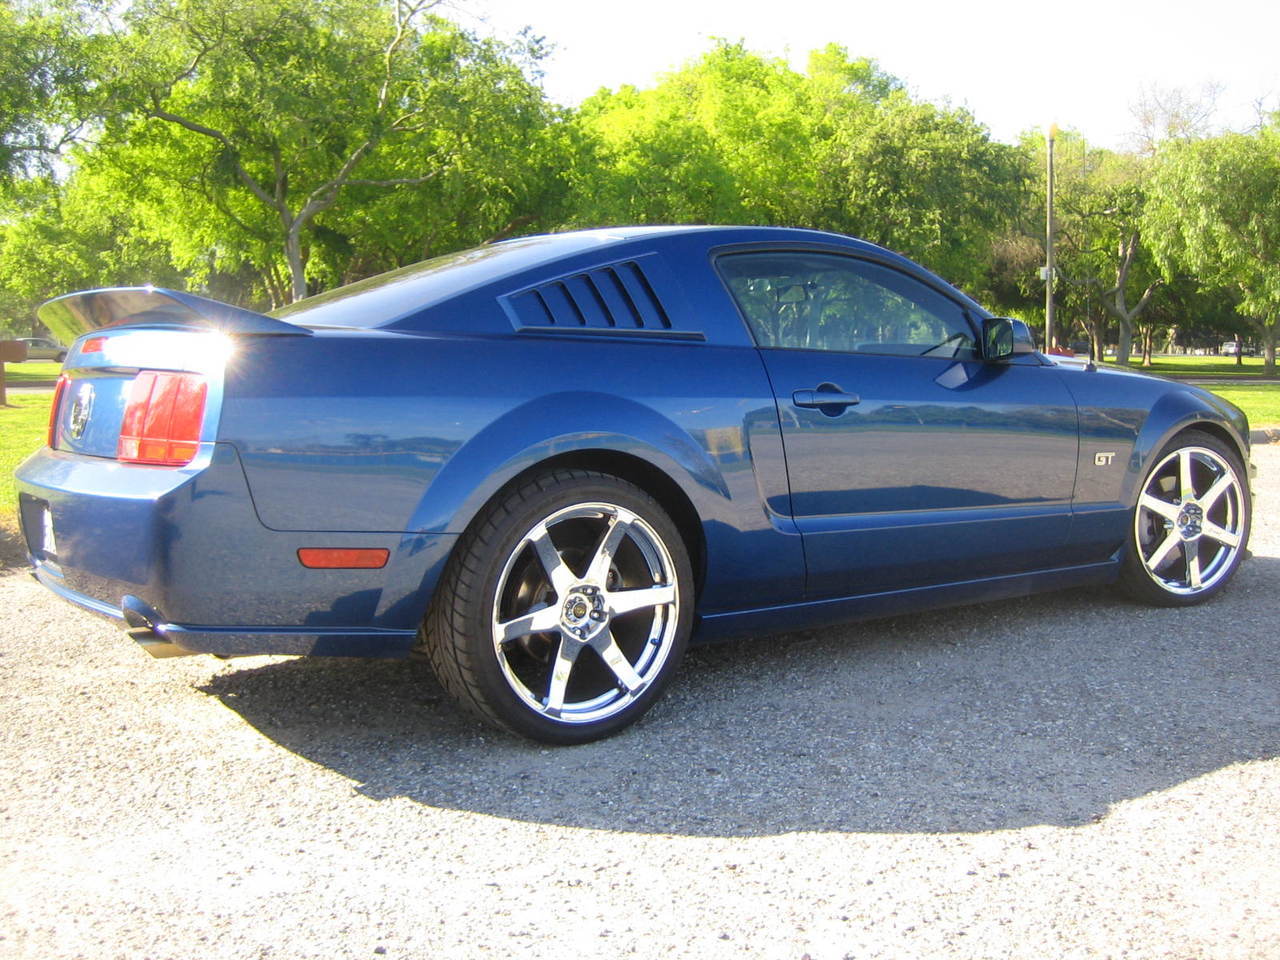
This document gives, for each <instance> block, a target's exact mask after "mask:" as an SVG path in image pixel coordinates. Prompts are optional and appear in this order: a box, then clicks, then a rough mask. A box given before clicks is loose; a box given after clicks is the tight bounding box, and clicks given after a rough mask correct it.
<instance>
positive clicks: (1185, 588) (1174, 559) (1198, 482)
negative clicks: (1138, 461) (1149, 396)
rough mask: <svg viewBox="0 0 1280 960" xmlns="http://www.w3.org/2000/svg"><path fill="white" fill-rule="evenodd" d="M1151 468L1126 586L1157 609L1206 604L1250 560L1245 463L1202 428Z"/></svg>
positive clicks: (1128, 551)
mask: <svg viewBox="0 0 1280 960" xmlns="http://www.w3.org/2000/svg"><path fill="white" fill-rule="evenodd" d="M1151 463H1152V466H1151V468H1150V469H1149V470H1148V471H1147V474H1146V476H1145V477H1144V478H1143V480H1142V486H1141V487H1140V489H1139V492H1138V502H1137V503H1136V504H1135V505H1134V508H1133V517H1132V519H1131V521H1130V524H1129V539H1128V544H1127V546H1126V548H1125V557H1124V564H1123V566H1122V568H1121V573H1120V583H1121V586H1122V587H1124V588H1125V590H1126V591H1127V592H1128V593H1129V594H1130V595H1131V596H1132V597H1134V598H1135V599H1137V600H1141V601H1143V602H1145V603H1150V604H1154V605H1156V606H1164V607H1185V606H1191V605H1192V604H1197V603H1203V602H1204V601H1205V600H1208V599H1209V598H1210V597H1212V596H1213V595H1214V594H1216V593H1218V592H1219V591H1220V590H1222V588H1223V587H1225V586H1226V585H1227V582H1228V581H1229V580H1230V579H1231V577H1232V576H1233V575H1234V574H1235V572H1236V569H1237V568H1238V567H1239V566H1240V561H1241V560H1243V559H1244V554H1245V547H1246V546H1247V544H1248V542H1249V525H1250V520H1251V515H1250V508H1251V507H1252V504H1251V503H1250V498H1249V485H1248V480H1247V479H1246V477H1247V475H1246V474H1245V471H1244V465H1243V464H1242V463H1241V462H1240V458H1239V456H1238V455H1237V454H1236V452H1235V451H1234V450H1232V449H1231V448H1230V447H1229V446H1228V445H1227V444H1225V443H1223V442H1222V441H1221V440H1219V439H1218V438H1217V437H1215V436H1213V435H1212V434H1208V433H1204V432H1202V431H1199V430H1188V431H1186V432H1185V433H1181V434H1179V435H1178V436H1176V437H1174V438H1173V439H1172V440H1170V441H1169V443H1168V444H1166V445H1165V447H1164V448H1163V449H1162V450H1161V451H1160V452H1159V454H1157V455H1156V456H1155V457H1154V458H1153V459H1152V461H1151Z"/></svg>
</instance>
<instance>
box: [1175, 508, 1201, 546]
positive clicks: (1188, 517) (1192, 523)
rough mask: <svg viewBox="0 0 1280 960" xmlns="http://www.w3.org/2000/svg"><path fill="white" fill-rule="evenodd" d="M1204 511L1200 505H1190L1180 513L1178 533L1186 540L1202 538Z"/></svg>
mask: <svg viewBox="0 0 1280 960" xmlns="http://www.w3.org/2000/svg"><path fill="white" fill-rule="evenodd" d="M1203 519H1204V509H1203V508H1202V507H1201V506H1200V505H1199V504H1198V503H1188V504H1186V505H1184V506H1183V508H1182V510H1181V511H1179V513H1178V532H1179V533H1180V534H1181V535H1182V537H1183V538H1184V539H1186V540H1191V539H1194V538H1195V537H1198V536H1200V524H1201V521H1202V520H1203Z"/></svg>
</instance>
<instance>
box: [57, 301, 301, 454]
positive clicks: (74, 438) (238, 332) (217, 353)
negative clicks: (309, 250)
mask: <svg viewBox="0 0 1280 960" xmlns="http://www.w3.org/2000/svg"><path fill="white" fill-rule="evenodd" d="M38 314H39V316H40V319H41V321H42V322H43V323H44V324H45V325H46V326H48V327H50V328H51V329H53V330H55V331H56V332H58V333H60V334H61V335H62V336H64V337H66V338H67V339H71V338H72V337H73V336H74V337H75V342H74V343H73V344H72V346H71V348H70V349H69V350H68V352H67V359H66V361H65V362H64V364H63V367H62V381H61V382H60V385H59V388H58V391H57V393H56V395H55V399H54V404H53V409H52V410H51V412H50V431H49V439H50V446H52V447H53V448H54V449H56V450H65V451H68V452H71V453H78V454H84V455H86V456H94V457H110V458H113V459H116V458H118V454H119V453H120V451H121V433H122V429H123V428H125V427H126V426H127V427H128V430H127V432H128V433H129V434H130V435H137V434H139V433H140V432H141V433H142V434H144V435H145V434H146V433H147V431H151V432H152V435H153V436H160V437H162V438H164V437H165V436H167V434H166V431H167V430H168V428H169V426H170V425H171V424H175V425H176V424H178V423H179V421H181V420H182V416H181V415H180V414H182V413H184V412H185V414H186V415H187V416H186V421H184V422H182V423H181V425H180V427H176V426H175V429H180V432H182V433H183V436H184V438H185V439H186V440H189V441H193V442H195V443H196V444H197V446H200V445H207V444H211V443H212V442H213V440H214V439H215V437H216V434H217V420H218V413H219V411H220V409H221V398H222V382H223V371H224V369H225V367H226V364H227V362H228V361H229V360H230V359H231V358H232V357H233V356H234V354H235V352H236V350H237V349H238V348H239V347H240V345H241V341H242V340H243V339H244V338H246V337H256V336H311V335H312V334H311V331H310V330H308V329H306V328H304V327H299V326H295V325H294V324H290V323H286V322H284V321H282V320H275V319H273V318H271V317H267V316H264V315H262V314H259V313H254V312H252V311H250V310H243V309H241V308H239V307H233V306H231V305H229V304H225V303H220V302H219V301H217V300H209V299H207V298H205V297H197V296H194V295H192V294H186V293H178V292H176V291H172V290H161V289H157V288H153V287H122V288H117V289H108V290H89V291H84V292H81V293H73V294H68V295H67V296H64V297H59V298H57V299H56V300H51V301H49V302H48V303H46V304H44V305H43V306H42V307H40V309H39V311H38ZM140 378H141V379H140ZM135 384H138V387H139V388H145V389H146V390H149V391H150V392H151V393H153V394H154V395H155V397H156V402H155V403H154V404H153V405H152V407H151V409H150V411H148V409H146V407H147V403H146V401H147V396H146V395H144V396H142V398H141V401H140V400H139V389H136V388H135ZM175 390H176V391H177V397H176V399H175V398H174V397H173V396H168V397H167V401H168V402H167V406H166V404H165V403H162V402H161V400H162V398H163V397H165V392H166V391H168V392H169V393H170V394H172V393H173V391H175ZM197 392H198V394H199V396H198V399H199V404H200V407H199V408H198V409H197V407H196V400H195V397H196V393H197ZM184 397H185V400H184ZM131 402H132V413H131V414H130V409H131ZM179 407H180V408H182V409H181V410H178V412H177V413H175V409H177V408H179ZM127 414H130V422H129V423H128V424H126V415H127ZM166 418H167V419H166ZM160 420H163V422H158V421H160ZM191 421H194V422H191ZM142 446H143V447H144V448H146V447H147V444H146V443H145V442H144V443H143V445H142ZM151 447H152V448H154V444H152V445H151ZM189 447H190V444H189V443H187V444H184V445H183V447H182V449H183V450H187V449H188V448H189ZM131 449H132V450H134V451H136V450H137V449H138V444H137V443H136V442H135V443H133V445H132V447H131ZM126 459H129V457H126ZM140 462H148V461H147V460H146V458H145V456H144V457H143V459H142V460H141V461H140ZM153 462H154V458H153ZM170 465H177V464H176V463H174V464H170Z"/></svg>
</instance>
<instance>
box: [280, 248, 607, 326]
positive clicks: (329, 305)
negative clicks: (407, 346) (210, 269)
mask: <svg viewBox="0 0 1280 960" xmlns="http://www.w3.org/2000/svg"><path fill="white" fill-rule="evenodd" d="M601 239H602V238H601V237H600V236H598V235H597V236H591V235H584V234H558V235H552V236H540V237H525V238H522V239H519V240H508V241H505V242H503V243H495V244H492V245H491V246H485V247H472V248H471V249H470V250H462V251H459V252H458V253H450V254H446V255H445V256H443V257H436V258H435V259H433V260H424V261H423V262H422V263H415V264H411V265H410V266H407V267H401V268H400V269H399V270H392V271H391V272H390V273H382V274H379V275H378V276H376V277H369V278H368V279H367V280H359V281H357V282H355V283H351V284H348V285H347V286H345V287H338V288H336V289H334V290H328V291H326V292H324V293H320V294H317V295H316V296H314V297H307V298H306V299H305V300H299V301H298V302H297V303H291V304H289V305H288V306H284V307H280V308H279V309H277V310H272V311H271V313H270V314H268V316H272V317H276V318H277V319H280V320H287V321H288V322H290V323H296V324H299V325H301V326H307V327H311V326H315V327H326V326H329V327H381V326H386V325H387V324H390V323H394V322H395V321H396V320H400V319H402V318H403V317H406V316H409V315H412V314H414V313H417V312H419V311H420V310H423V309H425V308H426V307H430V306H433V305H435V304H437V303H441V302H442V301H444V300H448V299H449V298H450V297H454V296H457V295H458V294H460V293H465V292H467V291H468V290H474V289H475V288H477V287H480V286H483V285H484V284H486V283H490V282H492V281H494V280H497V279H500V278H502V277H504V276H509V275H511V274H513V273H517V272H519V271H521V270H524V269H526V268H528V267H531V266H536V265H537V264H540V263H544V262H546V261H548V260H552V259H555V258H557V257H562V256H568V255H571V254H574V253H578V252H580V251H582V250H587V249H590V248H593V247H597V246H599V245H600V243H601Z"/></svg>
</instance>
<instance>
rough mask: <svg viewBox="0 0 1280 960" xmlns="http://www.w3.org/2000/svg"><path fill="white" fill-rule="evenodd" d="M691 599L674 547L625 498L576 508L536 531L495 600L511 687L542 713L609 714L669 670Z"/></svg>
mask: <svg viewBox="0 0 1280 960" xmlns="http://www.w3.org/2000/svg"><path fill="white" fill-rule="evenodd" d="M681 602H682V598H681V595H680V586H679V578H678V576H677V570H676V565H675V563H674V561H673V560H672V556H671V551H670V550H669V549H668V547H667V545H666V544H665V543H664V542H663V539H662V537H661V536H659V534H658V533H657V532H656V531H655V529H654V527H653V526H651V525H650V524H649V523H648V522H646V521H645V520H644V519H643V518H642V517H640V516H639V515H638V514H636V513H635V512H633V511H631V510H628V509H626V508H625V507H622V506H620V505H618V504H614V503H608V502H588V503H577V504H573V505H571V506H568V507H564V508H562V509H559V510H556V511H555V512H554V513H552V514H550V515H549V516H547V517H546V518H545V519H543V520H540V521H538V522H537V523H535V524H534V525H533V526H532V527H530V528H529V529H528V530H527V531H526V532H525V533H524V534H523V536H521V537H520V539H519V541H518V542H517V543H516V545H515V547H514V549H513V550H512V551H511V552H510V554H509V556H508V557H507V559H506V562H505V564H504V565H503V568H502V572H501V574H500V575H499V577H498V582H497V589H496V591H495V593H494V598H493V610H492V623H491V627H492V640H493V651H494V654H495V655H496V658H497V662H498V665H499V667H500V669H501V671H502V676H503V678H504V679H505V680H506V682H507V684H508V686H509V687H510V688H511V691H512V692H513V693H515V695H516V696H517V697H518V698H519V699H520V701H521V702H522V703H523V704H524V705H525V706H526V707H527V708H528V709H530V710H532V711H533V712H535V713H536V714H538V715H540V716H542V717H545V718H547V719H549V720H553V721H556V722H558V723H566V724H588V723H596V722H599V721H602V720H608V719H609V718H611V717H615V716H617V715H619V714H621V713H623V712H625V711H626V710H628V708H630V707H632V706H633V704H635V702H636V701H637V699H638V698H640V697H641V696H642V695H643V694H644V693H645V691H646V690H648V689H649V687H650V685H651V684H653V683H654V682H655V681H656V680H657V678H658V677H659V676H660V675H661V674H662V672H663V668H664V667H665V666H666V664H667V661H668V658H669V657H670V655H671V653H672V650H673V649H674V648H675V646H676V638H677V634H678V631H679V626H680V615H679V614H680V604H681Z"/></svg>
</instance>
